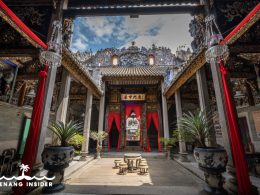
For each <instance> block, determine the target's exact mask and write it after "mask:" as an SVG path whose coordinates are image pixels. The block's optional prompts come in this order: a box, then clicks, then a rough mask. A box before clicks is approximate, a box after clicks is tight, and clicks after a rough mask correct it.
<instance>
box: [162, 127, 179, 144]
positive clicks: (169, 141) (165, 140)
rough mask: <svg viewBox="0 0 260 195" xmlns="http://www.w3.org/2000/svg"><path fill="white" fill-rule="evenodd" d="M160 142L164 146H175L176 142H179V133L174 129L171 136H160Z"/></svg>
mask: <svg viewBox="0 0 260 195" xmlns="http://www.w3.org/2000/svg"><path fill="white" fill-rule="evenodd" d="M160 142H162V143H163V144H164V145H166V146H175V144H176V143H177V142H179V133H178V131H177V130H174V131H173V133H172V137H171V138H165V137H161V138H160Z"/></svg>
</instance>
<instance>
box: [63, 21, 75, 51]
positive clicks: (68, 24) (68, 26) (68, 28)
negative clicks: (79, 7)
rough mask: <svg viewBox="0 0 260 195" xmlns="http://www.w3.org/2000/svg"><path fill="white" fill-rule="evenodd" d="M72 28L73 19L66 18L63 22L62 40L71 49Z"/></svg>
mask: <svg viewBox="0 0 260 195" xmlns="http://www.w3.org/2000/svg"><path fill="white" fill-rule="evenodd" d="M72 26H73V19H72V18H65V19H64V22H63V28H62V39H63V44H64V45H65V46H66V47H67V48H69V47H70V44H71V36H72V33H73V31H72Z"/></svg>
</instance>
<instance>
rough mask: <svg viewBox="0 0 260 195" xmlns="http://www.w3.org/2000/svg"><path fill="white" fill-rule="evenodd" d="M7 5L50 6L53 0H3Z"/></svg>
mask: <svg viewBox="0 0 260 195" xmlns="http://www.w3.org/2000/svg"><path fill="white" fill-rule="evenodd" d="M5 3H6V5H7V6H9V7H12V6H14V7H15V6H52V5H53V0H37V1H36V0H15V1H14V0H5Z"/></svg>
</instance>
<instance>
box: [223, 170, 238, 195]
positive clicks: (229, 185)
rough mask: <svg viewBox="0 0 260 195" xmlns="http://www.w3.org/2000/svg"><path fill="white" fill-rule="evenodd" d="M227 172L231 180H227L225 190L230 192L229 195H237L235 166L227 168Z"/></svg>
mask: <svg viewBox="0 0 260 195" xmlns="http://www.w3.org/2000/svg"><path fill="white" fill-rule="evenodd" d="M227 170H228V171H227V172H228V176H229V178H227V179H226V182H225V184H224V188H225V189H226V190H227V191H228V194H237V193H238V189H237V179H236V170H235V168H234V167H233V166H227Z"/></svg>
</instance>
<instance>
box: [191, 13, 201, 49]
mask: <svg viewBox="0 0 260 195" xmlns="http://www.w3.org/2000/svg"><path fill="white" fill-rule="evenodd" d="M189 27H190V29H189V32H190V35H191V36H192V37H193V39H194V40H193V41H192V42H191V47H192V50H193V52H195V53H197V52H198V51H199V50H200V49H201V48H202V47H203V46H204V44H205V39H204V37H205V22H204V16H203V15H202V14H199V15H195V16H194V18H193V20H192V21H191V22H190V24H189Z"/></svg>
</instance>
